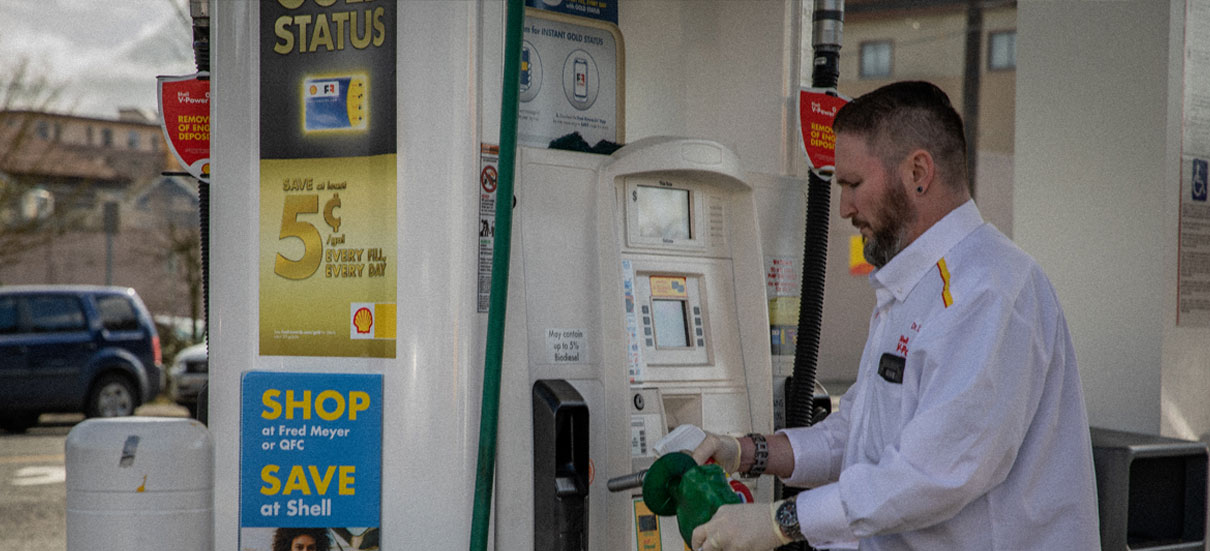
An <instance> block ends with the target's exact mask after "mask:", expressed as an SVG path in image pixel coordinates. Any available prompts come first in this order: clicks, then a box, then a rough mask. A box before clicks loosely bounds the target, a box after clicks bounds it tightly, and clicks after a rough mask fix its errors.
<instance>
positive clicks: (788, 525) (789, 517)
mask: <svg viewBox="0 0 1210 551" xmlns="http://www.w3.org/2000/svg"><path fill="white" fill-rule="evenodd" d="M777 524H778V525H780V526H781V532H782V534H784V535H785V536H786V537H788V538H791V539H799V538H801V537H802V534H801V532H800V531H799V527H798V505H797V503H795V501H794V500H793V499H790V500H787V501H785V502H783V503H782V504H781V505H780V506H778V507H777Z"/></svg>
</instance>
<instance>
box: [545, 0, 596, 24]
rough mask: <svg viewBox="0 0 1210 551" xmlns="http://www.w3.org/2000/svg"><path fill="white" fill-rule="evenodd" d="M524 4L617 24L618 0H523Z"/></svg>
mask: <svg viewBox="0 0 1210 551" xmlns="http://www.w3.org/2000/svg"><path fill="white" fill-rule="evenodd" d="M525 5H526V6H529V7H531V8H538V9H540V10H547V11H554V12H559V13H566V14H569V15H578V16H580V17H587V18H589V19H597V20H600V21H608V22H610V23H613V24H614V25H617V24H618V0H525Z"/></svg>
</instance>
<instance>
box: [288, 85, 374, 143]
mask: <svg viewBox="0 0 1210 551" xmlns="http://www.w3.org/2000/svg"><path fill="white" fill-rule="evenodd" d="M366 88H367V85H366V77H364V76H359V75H358V76H355V75H350V76H335V77H324V78H308V79H306V80H304V81H303V90H302V92H303V120H304V123H303V129H304V130H305V131H306V132H323V131H329V130H364V129H365V128H366V125H367V122H368V119H369V116H368V113H367V109H366Z"/></svg>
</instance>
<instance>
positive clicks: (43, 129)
mask: <svg viewBox="0 0 1210 551" xmlns="http://www.w3.org/2000/svg"><path fill="white" fill-rule="evenodd" d="M36 132H37V133H38V137H39V138H42V139H44V140H49V139H50V123H48V122H46V121H38V126H37V130H36Z"/></svg>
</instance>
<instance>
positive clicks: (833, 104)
mask: <svg viewBox="0 0 1210 551" xmlns="http://www.w3.org/2000/svg"><path fill="white" fill-rule="evenodd" d="M848 102H849V100H848V98H845V97H843V96H840V95H839V94H837V93H836V91H835V90H828V89H822V88H803V89H801V90H799V91H798V122H799V129H800V130H802V145H803V148H804V149H805V150H806V152H807V162H808V163H810V165H811V171H812V172H814V173H815V174H816V175H817V176H819V177H820V178H823V179H824V180H831V179H832V173H833V172H834V171H835V170H836V134H835V133H834V132H832V121H833V120H835V119H836V112H837V111H839V110H840V108H841V107H842V106H843V105H844V104H846V103H848Z"/></svg>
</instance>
